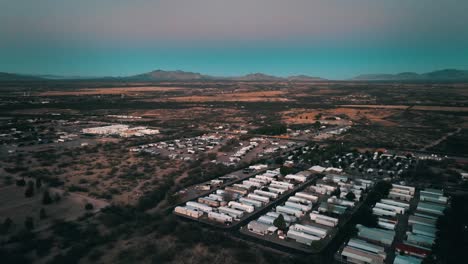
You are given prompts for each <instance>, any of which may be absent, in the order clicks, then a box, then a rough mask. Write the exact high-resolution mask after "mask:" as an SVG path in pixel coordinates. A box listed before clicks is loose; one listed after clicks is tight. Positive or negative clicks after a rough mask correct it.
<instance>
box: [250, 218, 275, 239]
mask: <svg viewBox="0 0 468 264" xmlns="http://www.w3.org/2000/svg"><path fill="white" fill-rule="evenodd" d="M247 229H248V230H249V231H250V232H252V233H255V234H258V235H262V236H263V235H266V234H273V233H274V232H276V230H277V229H278V228H276V227H275V226H272V225H267V224H264V223H260V222H258V221H250V222H249V223H248V224H247Z"/></svg>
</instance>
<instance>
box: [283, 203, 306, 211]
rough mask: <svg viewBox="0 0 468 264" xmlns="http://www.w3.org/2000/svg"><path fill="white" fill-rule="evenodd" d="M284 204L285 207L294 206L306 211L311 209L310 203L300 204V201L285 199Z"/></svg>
mask: <svg viewBox="0 0 468 264" xmlns="http://www.w3.org/2000/svg"><path fill="white" fill-rule="evenodd" d="M284 205H285V206H287V207H291V208H296V209H299V210H301V211H303V212H308V211H310V210H312V205H310V204H309V205H304V204H300V203H294V202H289V201H287V202H286V203H284Z"/></svg>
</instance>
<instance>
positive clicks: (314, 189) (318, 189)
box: [309, 186, 331, 194]
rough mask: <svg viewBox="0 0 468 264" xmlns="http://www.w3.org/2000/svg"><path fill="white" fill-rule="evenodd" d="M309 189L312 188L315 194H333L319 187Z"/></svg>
mask: <svg viewBox="0 0 468 264" xmlns="http://www.w3.org/2000/svg"><path fill="white" fill-rule="evenodd" d="M309 188H310V189H311V190H312V191H313V192H316V193H319V194H327V193H331V192H330V191H328V190H327V189H326V188H323V187H319V186H310V187H309Z"/></svg>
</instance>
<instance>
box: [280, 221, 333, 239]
mask: <svg viewBox="0 0 468 264" xmlns="http://www.w3.org/2000/svg"><path fill="white" fill-rule="evenodd" d="M289 230H294V231H298V232H303V233H306V234H309V235H314V236H318V237H320V238H324V237H326V236H327V233H328V230H327V229H324V228H320V227H316V226H311V225H301V224H294V225H292V226H290V227H289Z"/></svg>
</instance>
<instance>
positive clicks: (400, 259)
mask: <svg viewBox="0 0 468 264" xmlns="http://www.w3.org/2000/svg"><path fill="white" fill-rule="evenodd" d="M421 263H422V259H420V258H416V257H412V256H406V255H396V256H395V260H394V261H393V264H421Z"/></svg>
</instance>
